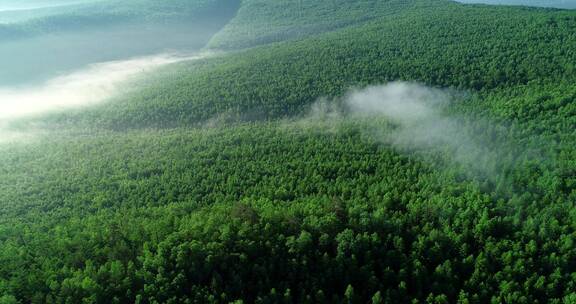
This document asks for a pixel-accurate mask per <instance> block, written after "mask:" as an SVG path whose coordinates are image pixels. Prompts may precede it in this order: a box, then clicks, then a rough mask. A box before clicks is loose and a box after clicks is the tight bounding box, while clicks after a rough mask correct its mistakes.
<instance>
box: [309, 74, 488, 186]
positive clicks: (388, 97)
mask: <svg viewBox="0 0 576 304" xmlns="http://www.w3.org/2000/svg"><path fill="white" fill-rule="evenodd" d="M454 96H455V94H453V93H452V92H449V91H447V90H441V89H436V88H430V87H426V86H423V85H420V84H416V83H408V82H392V83H389V84H386V85H380V86H371V87H367V88H363V89H357V90H353V91H350V92H349V93H348V94H347V95H346V96H345V97H344V98H343V100H342V102H341V103H340V104H339V105H336V106H335V105H334V103H328V102H326V101H325V100H320V101H318V102H317V103H316V104H315V105H313V106H312V110H311V114H310V116H309V117H308V118H307V119H306V121H310V120H317V121H331V120H332V121H335V120H336V119H339V118H340V117H345V116H346V117H363V118H374V119H380V120H381V119H384V120H385V121H386V122H388V124H385V125H381V124H380V125H378V124H368V125H369V126H370V127H366V129H364V132H366V133H367V134H368V135H370V137H371V138H373V139H374V140H376V141H378V142H381V143H382V144H384V145H388V146H391V147H394V148H396V149H399V150H401V151H406V152H410V153H414V152H415V153H420V154H427V155H428V154H429V153H431V152H433V153H435V152H434V151H441V153H443V155H444V159H445V160H446V161H448V162H451V163H457V164H459V165H462V166H464V167H465V168H466V169H470V170H472V171H474V172H476V173H481V174H483V175H493V172H494V170H496V169H495V168H493V166H494V163H495V162H494V160H495V159H496V158H497V156H496V155H497V153H498V151H495V150H493V148H491V147H493V146H494V145H485V144H483V143H484V142H483V141H482V140H480V138H477V137H476V136H474V135H473V132H471V130H470V128H468V127H467V126H466V125H464V124H463V123H462V119H459V117H455V116H451V115H446V114H444V112H443V110H442V109H443V108H444V107H445V106H447V105H449V104H450V103H453V102H454V101H455V99H456V98H455V97H454ZM323 125H324V126H327V127H325V128H333V126H331V124H323ZM326 130H327V131H329V130H328V129H326ZM330 130H331V129H330Z"/></svg>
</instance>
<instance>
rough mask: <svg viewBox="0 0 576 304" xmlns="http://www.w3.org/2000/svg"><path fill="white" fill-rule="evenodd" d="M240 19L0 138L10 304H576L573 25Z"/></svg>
mask: <svg viewBox="0 0 576 304" xmlns="http://www.w3.org/2000/svg"><path fill="white" fill-rule="evenodd" d="M144 2H146V3H154V1H152V0H146V1H143V2H142V3H144ZM170 2H174V5H176V4H178V5H189V4H188V1H183V0H182V1H180V0H178V1H176V0H174V1H172V0H171V1H170ZM202 2H203V3H204V2H205V3H207V4H206V5H208V6H210V5H215V6H214V7H218V6H217V5H230V6H229V7H232V5H233V4H232V2H233V1H232V2H229V3H224V2H220V4H218V1H208V0H206V1H202ZM126 3H131V2H126ZM134 3H136V0H134ZM190 3H194V2H193V1H191V2H190ZM197 3H200V2H197ZM223 3H224V4H223ZM234 3H236V2H234ZM236 4H238V3H236ZM166 5H167V4H166ZM195 9H196V8H190V11H191V12H192V11H194V10H195ZM127 10H128V11H130V10H131V9H127ZM168 11H169V9H168ZM136 15H137V14H136ZM231 15H233V17H231V19H230V20H227V21H226V24H225V25H223V26H221V27H220V28H219V29H218V30H215V31H214V32H213V33H212V34H211V36H210V38H209V39H205V40H204V42H205V46H203V50H204V51H207V52H210V53H211V54H212V55H211V56H207V57H206V58H202V59H199V60H194V61H189V62H187V61H183V62H179V63H175V64H171V65H167V66H164V67H162V68H160V69H158V70H154V71H153V72H151V73H148V74H146V75H143V76H141V77H138V78H137V79H133V81H132V82H131V83H129V84H128V85H127V86H131V87H135V88H137V89H134V90H125V92H122V93H121V94H118V95H117V96H114V97H113V98H111V100H108V101H106V102H104V103H101V104H96V105H93V106H91V107H81V108H77V109H72V110H67V111H56V112H51V113H48V114H44V115H40V116H33V117H28V118H23V119H19V120H15V121H10V122H9V123H8V124H7V125H5V126H4V125H2V124H0V135H1V134H2V132H8V131H10V132H21V133H29V134H30V136H27V137H25V138H23V139H20V140H15V141H13V142H10V143H3V142H1V141H0V303H2V304H8V303H10V304H13V303H236V304H238V303H358V304H360V303H373V304H378V303H434V304H440V303H461V304H464V303H559V304H560V303H576V245H575V242H576V208H574V207H575V204H576V87H575V86H574V83H575V80H576V67H575V65H574V63H575V62H576V31H575V30H576V11H572V10H560V9H550V8H533V7H523V6H489V5H468V4H461V3H456V2H452V1H448V0H409V1H406V0H386V1H378V0H362V1H350V0H315V1H312V0H300V1H285V0H266V1H264V0H242V1H241V2H240V3H239V6H238V7H237V11H234V13H233V14H231ZM1 16H2V13H1V12H0V18H1ZM142 16H150V15H149V13H148V12H143V13H142ZM204 16H211V15H210V14H208V13H206V14H205V15H204ZM224 19H225V18H223V19H222V21H223V20H224ZM0 20H1V19H0ZM1 26H2V25H1V24H0V31H1ZM0 33H1V32H0ZM0 49H1V46H0ZM386 98H388V99H389V100H386ZM373 99H375V100H376V103H374V101H373ZM400 102H402V103H403V106H402V105H398V103H400ZM383 104H384V105H387V104H388V105H389V107H388V108H386V107H384V106H383ZM390 104H391V106H390Z"/></svg>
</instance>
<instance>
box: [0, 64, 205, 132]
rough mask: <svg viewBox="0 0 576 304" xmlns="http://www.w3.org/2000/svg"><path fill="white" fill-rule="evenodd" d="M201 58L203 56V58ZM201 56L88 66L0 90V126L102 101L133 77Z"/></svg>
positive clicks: (0, 88)
mask: <svg viewBox="0 0 576 304" xmlns="http://www.w3.org/2000/svg"><path fill="white" fill-rule="evenodd" d="M203 56H205V55H203ZM200 57H201V56H200V55H198V56H178V55H172V54H160V55H155V56H147V57H141V58H135V59H129V60H123V61H112V62H105V63H99V64H94V65H91V66H89V67H87V68H85V69H82V70H78V71H75V72H72V73H70V74H67V75H64V76H60V77H56V78H54V79H51V80H49V81H47V82H45V83H44V84H41V85H32V86H23V87H18V88H13V87H0V108H1V109H2V110H1V111H0V123H2V122H6V121H10V120H14V119H18V118H22V117H27V116H31V115H37V114H43V113H47V112H50V111H56V110H62V109H66V108H71V107H79V106H86V105H91V104H94V103H97V102H101V101H104V100H106V99H108V98H110V97H112V96H113V95H115V94H116V93H117V92H119V90H121V89H122V87H123V85H124V84H125V82H126V81H127V80H130V79H131V78H132V77H134V76H135V75H137V74H140V73H145V72H148V71H150V70H152V69H155V68H158V67H160V66H163V65H166V64H170V63H175V62H179V61H184V60H192V59H196V58H200Z"/></svg>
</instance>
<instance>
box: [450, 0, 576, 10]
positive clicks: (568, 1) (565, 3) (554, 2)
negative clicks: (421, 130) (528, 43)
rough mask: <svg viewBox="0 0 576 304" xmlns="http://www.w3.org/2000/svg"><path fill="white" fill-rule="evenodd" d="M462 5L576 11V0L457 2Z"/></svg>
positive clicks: (459, 0)
mask: <svg viewBox="0 0 576 304" xmlns="http://www.w3.org/2000/svg"><path fill="white" fill-rule="evenodd" d="M456 1H458V2H462V3H484V4H493V5H522V6H539V7H554V8H564V9H576V0H456Z"/></svg>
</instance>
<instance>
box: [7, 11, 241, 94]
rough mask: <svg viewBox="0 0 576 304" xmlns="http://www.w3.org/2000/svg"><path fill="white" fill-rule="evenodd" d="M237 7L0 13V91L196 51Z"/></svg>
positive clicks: (230, 16)
mask: <svg viewBox="0 0 576 304" xmlns="http://www.w3.org/2000/svg"><path fill="white" fill-rule="evenodd" d="M238 3H239V1H237V0H202V1H183V0H168V1H161V2H158V1H152V0H128V1H109V0H107V1H93V2H86V3H80V4H69V5H62V6H58V7H47V8H38V9H31V10H18V11H5V12H0V65H2V66H3V67H4V68H3V69H0V86H5V85H10V84H22V83H26V82H30V81H43V80H46V79H48V78H49V77H51V76H54V75H55V74H57V73H62V72H65V71H68V70H71V69H75V68H80V67H82V66H85V65H86V64H90V63H95V62H102V61H110V60H118V59H123V58H129V57H134V56H142V55H147V54H152V53H157V52H162V51H171V50H174V49H177V50H182V51H195V50H198V49H200V48H202V47H204V46H205V45H206V43H207V41H208V40H209V39H210V38H211V37H212V36H213V35H214V33H216V32H217V31H219V30H220V29H221V28H222V27H223V26H224V25H225V24H226V23H227V22H228V21H229V19H230V18H232V16H233V15H234V14H235V13H236V10H237V8H238ZM13 54H18V56H16V57H15V56H13Z"/></svg>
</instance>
